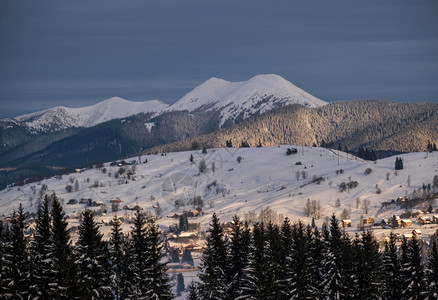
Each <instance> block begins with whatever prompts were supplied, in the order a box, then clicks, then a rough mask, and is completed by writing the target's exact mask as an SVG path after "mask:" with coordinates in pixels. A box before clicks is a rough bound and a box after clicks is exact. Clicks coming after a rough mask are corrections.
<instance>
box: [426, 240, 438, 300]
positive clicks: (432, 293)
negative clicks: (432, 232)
mask: <svg viewBox="0 0 438 300" xmlns="http://www.w3.org/2000/svg"><path fill="white" fill-rule="evenodd" d="M426 278H427V285H428V289H427V299H430V300H432V299H438V247H437V244H436V241H432V247H431V250H430V253H429V259H428V264H427V269H426Z"/></svg>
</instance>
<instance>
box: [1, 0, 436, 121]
mask: <svg viewBox="0 0 438 300" xmlns="http://www.w3.org/2000/svg"><path fill="white" fill-rule="evenodd" d="M437 15H438V2H437V1H431V0H429V1H423V0H418V1H412V0H409V1H405V0H393V1H390V0H388V1H376V0H367V1H358V0H348V1H340V0H333V1H326V0H314V1H294V0H275V1H268V0H265V1H259V0H220V1H218V0H216V1H210V0H198V1H193V0H184V1H183V0H172V1H170V0H147V1H144V0H127V1H122V0H118V1H116V0H106V1H96V0H87V1H83V0H77V1H64V0H52V1H48V0H40V1H24V0H14V1H11V0H0V117H14V116H18V115H21V114H24V113H29V112H33V111H38V110H43V109H47V108H50V107H54V106H58V105H63V106H67V107H80V106H85V105H92V104H94V103H97V102H99V101H102V100H105V99H107V98H110V97H113V96H118V97H122V98H125V99H127V100H132V101H145V100H152V99H158V100H161V101H163V102H166V103H173V102H175V101H176V100H178V99H179V98H181V97H182V96H183V95H184V94H185V93H187V92H189V91H190V90H192V89H193V88H194V87H196V86H197V85H199V84H201V83H202V82H204V81H206V80H207V79H209V78H210V77H218V78H222V79H225V80H228V81H245V80H248V79H250V78H251V77H253V76H255V75H258V74H278V75H280V76H282V77H284V78H285V79H287V80H289V81H290V82H292V83H293V84H295V85H296V86H298V87H300V88H302V89H303V90H305V91H307V92H309V93H310V94H312V95H314V96H316V97H318V98H320V99H322V100H325V101H340V100H353V99H364V100H365V99H386V100H392V101H403V102H424V101H429V102H438V17H436V16H437Z"/></svg>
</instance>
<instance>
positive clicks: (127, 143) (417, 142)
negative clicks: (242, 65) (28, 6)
mask: <svg viewBox="0 0 438 300" xmlns="http://www.w3.org/2000/svg"><path fill="white" fill-rule="evenodd" d="M436 120H437V104H432V103H428V104H400V103H391V102H382V101H380V102H376V101H374V102H373V101H362V102H357V101H354V102H340V103H331V104H327V103H326V102H324V101H322V100H320V99H317V98H315V97H314V96H312V95H310V94H308V93H306V92H305V91H303V90H301V89H299V88H298V87H296V86H294V85H293V84H292V83H290V82H288V81H287V80H285V79H283V78H282V77H280V76H277V75H258V76H255V77H253V78H251V79H250V80H248V81H244V82H236V83H232V82H228V81H225V80H222V79H217V78H211V79H209V80H207V81H206V82H204V83H203V84H201V85H199V86H198V87H196V88H195V89H193V90H192V91H191V92H189V93H188V94H186V95H185V96H183V97H182V98H181V99H180V100H178V101H177V102H176V103H174V104H173V105H170V106H169V105H167V104H164V103H163V102H161V101H158V100H152V101H146V102H131V101H127V100H124V99H121V98H117V97H115V98H110V99H108V100H105V101H102V102H100V103H97V104H95V105H92V106H87V107H82V108H66V107H55V108H53V109H48V110H45V111H41V112H36V113H31V114H27V115H23V116H19V117H16V118H14V119H8V118H4V119H0V187H2V186H4V185H6V184H8V183H10V182H13V181H16V180H18V179H19V178H27V177H30V176H40V175H43V174H53V173H57V172H61V171H60V170H61V169H63V168H66V167H67V168H73V167H81V166H85V165H87V164H94V163H96V162H98V161H110V160H115V159H121V158H124V157H127V156H132V155H135V154H136V153H139V152H142V151H147V152H149V151H150V150H147V149H154V150H153V151H167V150H170V149H172V150H187V149H192V148H193V147H194V146H196V147H202V146H203V145H205V146H209V147H210V146H216V147H222V146H225V141H226V140H228V139H232V140H233V142H234V146H238V145H239V143H241V142H242V141H247V142H249V143H250V144H251V145H255V144H257V143H259V142H260V143H262V144H263V145H274V144H287V143H289V144H306V145H312V144H313V143H315V144H317V145H319V144H320V143H321V142H322V140H324V141H325V142H326V143H328V144H331V145H334V144H336V143H341V144H342V145H343V146H344V145H345V146H347V147H348V148H349V149H354V148H357V147H359V146H365V147H372V148H374V147H377V148H378V149H389V150H395V151H403V152H409V151H417V150H419V149H422V144H423V143H424V141H427V139H430V140H433V141H435V140H438V137H437V136H436V135H437V131H436V128H438V124H437V121H436ZM433 126H435V127H433ZM198 137H199V138H198ZM194 141H195V142H196V143H193V142H194ZM169 143H175V144H171V145H168V146H161V145H167V144H169ZM154 147H155V148H154Z"/></svg>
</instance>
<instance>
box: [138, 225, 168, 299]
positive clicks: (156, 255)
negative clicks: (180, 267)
mask: <svg viewBox="0 0 438 300" xmlns="http://www.w3.org/2000/svg"><path fill="white" fill-rule="evenodd" d="M146 245H147V248H146V249H147V250H146V251H147V252H146V257H147V269H146V276H147V280H148V291H147V293H146V294H145V296H146V298H147V299H157V300H158V299H160V300H161V299H172V297H173V295H172V292H171V290H170V289H171V286H170V284H169V278H168V277H167V274H166V270H167V268H166V263H162V262H161V250H162V249H163V240H162V234H161V232H160V230H159V228H158V226H157V225H156V224H155V222H154V221H153V220H151V222H150V223H149V225H148V226H147V238H146Z"/></svg>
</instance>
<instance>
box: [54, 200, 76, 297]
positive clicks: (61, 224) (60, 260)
mask: <svg viewBox="0 0 438 300" xmlns="http://www.w3.org/2000/svg"><path fill="white" fill-rule="evenodd" d="M50 215H51V219H52V228H51V236H52V240H53V258H54V261H55V268H56V273H57V285H58V290H57V296H56V298H58V299H72V298H75V297H76V294H77V290H78V286H77V278H76V272H77V268H76V265H75V263H74V260H75V259H74V257H73V253H72V247H71V240H70V230H69V229H67V226H68V222H67V219H66V217H65V213H64V210H63V208H62V205H61V203H60V202H59V200H58V198H57V197H56V195H53V200H52V211H51V214H50Z"/></svg>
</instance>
